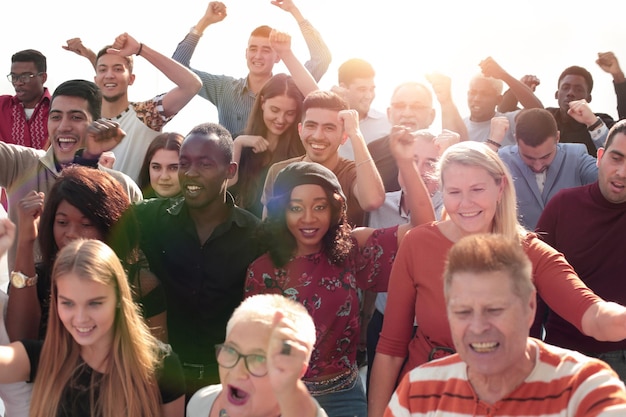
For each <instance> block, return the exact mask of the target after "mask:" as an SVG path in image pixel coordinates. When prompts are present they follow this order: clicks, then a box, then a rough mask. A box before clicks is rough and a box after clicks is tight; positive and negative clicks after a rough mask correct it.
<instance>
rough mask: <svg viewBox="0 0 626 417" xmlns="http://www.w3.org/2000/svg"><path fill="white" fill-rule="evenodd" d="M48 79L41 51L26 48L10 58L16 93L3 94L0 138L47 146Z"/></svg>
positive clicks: (0, 102)
mask: <svg viewBox="0 0 626 417" xmlns="http://www.w3.org/2000/svg"><path fill="white" fill-rule="evenodd" d="M47 78H48V75H47V74H46V57H45V56H44V55H43V54H42V53H41V52H39V51H35V50H34V49H27V50H24V51H20V52H17V53H15V54H14V55H13V56H12V57H11V73H10V74H8V75H7V79H8V80H9V82H10V83H11V84H13V88H15V95H14V96H9V95H4V96H0V140H2V141H3V142H6V143H14V144H17V145H22V146H29V147H31V148H37V149H43V148H44V146H45V145H46V140H47V139H48V111H49V110H50V92H49V91H48V89H47V88H46V87H44V83H45V82H46V79H47Z"/></svg>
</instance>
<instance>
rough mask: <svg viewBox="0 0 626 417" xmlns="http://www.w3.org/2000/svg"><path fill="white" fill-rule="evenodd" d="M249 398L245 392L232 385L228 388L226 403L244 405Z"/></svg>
mask: <svg viewBox="0 0 626 417" xmlns="http://www.w3.org/2000/svg"><path fill="white" fill-rule="evenodd" d="M249 396H250V395H249V394H248V393H247V392H245V391H243V390H241V389H239V388H237V387H234V386H232V385H229V386H228V402H230V403H231V404H233V405H243V404H245V403H246V401H247V400H248V397H249Z"/></svg>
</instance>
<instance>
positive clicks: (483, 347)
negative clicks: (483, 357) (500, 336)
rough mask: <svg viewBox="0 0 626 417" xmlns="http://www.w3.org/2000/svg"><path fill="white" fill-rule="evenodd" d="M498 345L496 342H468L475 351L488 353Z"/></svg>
mask: <svg viewBox="0 0 626 417" xmlns="http://www.w3.org/2000/svg"><path fill="white" fill-rule="evenodd" d="M498 346H500V343H498V342H475V343H470V347H471V348H472V350H473V351H474V352H476V353H489V352H493V351H494V350H496V349H497V348H498Z"/></svg>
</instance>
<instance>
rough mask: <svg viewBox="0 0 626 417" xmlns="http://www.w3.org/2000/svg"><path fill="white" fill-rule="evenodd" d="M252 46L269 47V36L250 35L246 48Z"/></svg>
mask: <svg viewBox="0 0 626 417" xmlns="http://www.w3.org/2000/svg"><path fill="white" fill-rule="evenodd" d="M253 46H256V47H258V48H261V47H264V46H267V47H268V48H271V45H270V38H266V37H264V36H250V39H248V48H251V47H253Z"/></svg>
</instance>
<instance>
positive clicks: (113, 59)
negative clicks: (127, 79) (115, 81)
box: [96, 54, 128, 68]
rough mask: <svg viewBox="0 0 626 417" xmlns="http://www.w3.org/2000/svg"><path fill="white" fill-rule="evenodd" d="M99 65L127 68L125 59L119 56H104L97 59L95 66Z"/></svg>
mask: <svg viewBox="0 0 626 417" xmlns="http://www.w3.org/2000/svg"><path fill="white" fill-rule="evenodd" d="M100 65H104V66H108V67H112V66H114V65H122V66H123V67H124V68H128V61H126V58H124V57H122V56H120V55H113V54H104V55H102V56H101V57H100V58H98V61H97V62H96V66H100Z"/></svg>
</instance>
